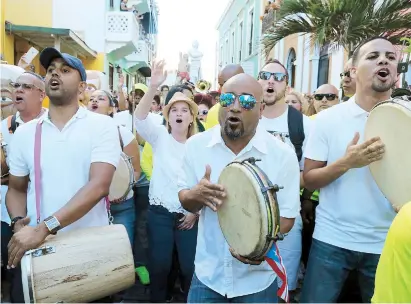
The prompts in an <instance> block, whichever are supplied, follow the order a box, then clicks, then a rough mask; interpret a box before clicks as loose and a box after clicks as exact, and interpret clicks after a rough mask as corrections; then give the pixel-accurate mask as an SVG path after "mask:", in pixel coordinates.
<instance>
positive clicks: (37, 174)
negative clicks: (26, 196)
mask: <svg viewBox="0 0 411 304" xmlns="http://www.w3.org/2000/svg"><path fill="white" fill-rule="evenodd" d="M42 125H43V119H40V120H39V122H38V123H37V125H36V134H35V136H34V190H35V192H36V215H37V224H40V202H41V168H40V156H41V133H42V132H41V127H42ZM119 132H120V131H119ZM104 202H105V203H106V209H107V213H108V218H109V223H110V224H112V222H113V217H112V216H111V211H110V201H109V199H108V197H105V198H104Z"/></svg>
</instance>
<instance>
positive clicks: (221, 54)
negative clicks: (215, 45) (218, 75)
mask: <svg viewBox="0 0 411 304" xmlns="http://www.w3.org/2000/svg"><path fill="white" fill-rule="evenodd" d="M223 62H224V54H223V46H222V45H221V46H220V67H222V66H223Z"/></svg>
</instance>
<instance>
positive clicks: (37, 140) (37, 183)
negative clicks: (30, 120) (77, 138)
mask: <svg viewBox="0 0 411 304" xmlns="http://www.w3.org/2000/svg"><path fill="white" fill-rule="evenodd" d="M42 123H43V120H41V119H40V120H39V122H38V123H37V126H36V134H35V137H34V189H35V193H36V213H37V224H39V223H40V201H41V168H40V155H41V126H42Z"/></svg>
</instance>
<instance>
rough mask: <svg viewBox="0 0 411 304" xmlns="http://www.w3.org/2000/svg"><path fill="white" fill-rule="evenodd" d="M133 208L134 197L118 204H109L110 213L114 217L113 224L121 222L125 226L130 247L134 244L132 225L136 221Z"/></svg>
mask: <svg viewBox="0 0 411 304" xmlns="http://www.w3.org/2000/svg"><path fill="white" fill-rule="evenodd" d="M134 209H135V205H134V197H132V198H130V199H128V200H126V201H124V202H122V203H120V204H111V207H110V211H111V215H112V216H113V218H114V220H113V224H121V225H123V226H124V227H125V228H126V230H127V234H128V238H129V239H130V244H131V248H133V244H134V226H135V221H136V213H135V211H134Z"/></svg>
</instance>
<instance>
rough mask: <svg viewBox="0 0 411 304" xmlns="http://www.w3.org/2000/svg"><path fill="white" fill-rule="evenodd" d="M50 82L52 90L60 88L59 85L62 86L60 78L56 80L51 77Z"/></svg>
mask: <svg viewBox="0 0 411 304" xmlns="http://www.w3.org/2000/svg"><path fill="white" fill-rule="evenodd" d="M49 84H50V88H51V89H52V90H56V89H58V88H59V86H60V82H59V81H58V80H56V79H51V80H50V82H49Z"/></svg>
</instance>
